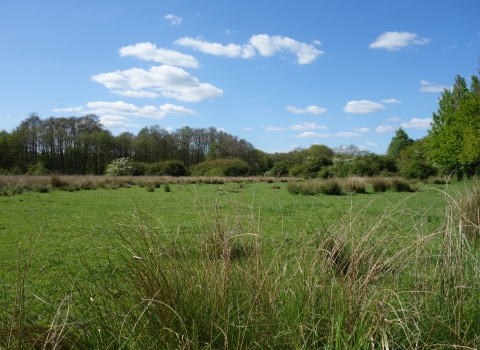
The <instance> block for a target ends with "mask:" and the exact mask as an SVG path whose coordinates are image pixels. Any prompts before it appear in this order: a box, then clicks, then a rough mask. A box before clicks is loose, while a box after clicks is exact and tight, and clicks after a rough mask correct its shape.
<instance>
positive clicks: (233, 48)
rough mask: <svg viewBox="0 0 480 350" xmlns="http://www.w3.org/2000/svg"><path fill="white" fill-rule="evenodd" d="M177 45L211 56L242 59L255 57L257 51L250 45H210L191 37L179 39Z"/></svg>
mask: <svg viewBox="0 0 480 350" xmlns="http://www.w3.org/2000/svg"><path fill="white" fill-rule="evenodd" d="M175 44H176V45H181V46H187V47H191V48H193V49H195V50H198V51H200V52H203V53H208V54H210V55H215V56H227V57H242V58H249V57H252V56H255V50H254V49H253V47H252V46H251V45H249V44H247V45H236V44H228V45H222V44H219V43H210V42H208V41H203V40H200V39H193V38H189V37H185V38H181V39H178V40H176V41H175Z"/></svg>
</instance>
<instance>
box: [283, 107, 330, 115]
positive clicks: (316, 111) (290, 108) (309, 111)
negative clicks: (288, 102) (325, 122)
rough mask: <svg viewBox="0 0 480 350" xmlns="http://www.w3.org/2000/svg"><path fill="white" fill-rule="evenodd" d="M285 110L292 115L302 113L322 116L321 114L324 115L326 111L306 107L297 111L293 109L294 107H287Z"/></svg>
mask: <svg viewBox="0 0 480 350" xmlns="http://www.w3.org/2000/svg"><path fill="white" fill-rule="evenodd" d="M285 109H286V110H287V111H289V112H291V113H294V114H303V113H309V114H322V113H325V112H326V111H327V110H326V109H325V108H322V107H318V106H308V107H307V108H305V109H299V108H297V107H294V106H288V107H287V108H285Z"/></svg>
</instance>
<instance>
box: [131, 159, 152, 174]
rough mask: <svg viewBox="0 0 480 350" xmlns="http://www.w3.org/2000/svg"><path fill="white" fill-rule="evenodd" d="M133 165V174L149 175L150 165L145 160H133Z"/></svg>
mask: <svg viewBox="0 0 480 350" xmlns="http://www.w3.org/2000/svg"><path fill="white" fill-rule="evenodd" d="M132 167H133V173H132V175H134V176H143V175H147V172H148V169H149V167H150V165H149V164H147V163H144V162H132Z"/></svg>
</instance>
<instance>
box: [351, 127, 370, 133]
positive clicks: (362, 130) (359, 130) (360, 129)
mask: <svg viewBox="0 0 480 350" xmlns="http://www.w3.org/2000/svg"><path fill="white" fill-rule="evenodd" d="M353 130H355V131H358V132H369V131H370V129H369V128H354V129H353Z"/></svg>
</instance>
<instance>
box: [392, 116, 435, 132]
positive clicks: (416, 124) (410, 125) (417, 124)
mask: <svg viewBox="0 0 480 350" xmlns="http://www.w3.org/2000/svg"><path fill="white" fill-rule="evenodd" d="M432 121H433V120H432V118H425V119H418V118H413V119H410V121H408V122H406V123H402V124H401V125H400V126H401V127H402V128H404V129H418V130H427V129H430V124H431V123H432Z"/></svg>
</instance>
